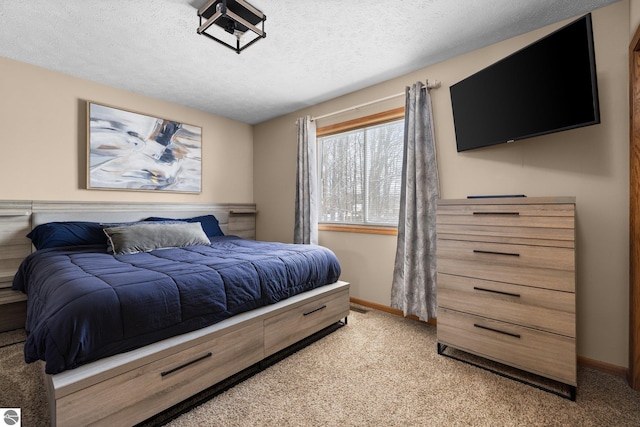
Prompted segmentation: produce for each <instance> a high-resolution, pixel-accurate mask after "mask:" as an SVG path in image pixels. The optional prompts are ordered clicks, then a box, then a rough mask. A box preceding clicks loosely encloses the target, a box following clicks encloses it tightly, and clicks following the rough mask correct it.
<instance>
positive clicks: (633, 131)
mask: <svg viewBox="0 0 640 427" xmlns="http://www.w3.org/2000/svg"><path fill="white" fill-rule="evenodd" d="M629 128H630V132H629V133H630V135H629V374H628V380H629V385H630V386H631V387H632V388H633V389H635V390H639V391H640V27H638V28H637V29H636V32H635V34H634V36H633V39H632V40H631V44H630V45H629Z"/></svg>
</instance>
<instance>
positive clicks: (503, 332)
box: [473, 323, 520, 339]
mask: <svg viewBox="0 0 640 427" xmlns="http://www.w3.org/2000/svg"><path fill="white" fill-rule="evenodd" d="M473 326H474V327H476V328H480V329H486V330H487V331H491V332H497V333H499V334H503V335H509V336H510V337H514V338H518V339H519V338H520V334H512V333H511V332H505V331H501V330H499V329H493V328H490V327H488V326H482V325H478V324H477V323H474V324H473Z"/></svg>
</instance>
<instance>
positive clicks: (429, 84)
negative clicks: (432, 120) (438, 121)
mask: <svg viewBox="0 0 640 427" xmlns="http://www.w3.org/2000/svg"><path fill="white" fill-rule="evenodd" d="M426 83H427V85H426V87H427V89H437V88H439V87H440V80H433V81H429V80H427V81H426ZM404 94H405V92H401V93H396V94H394V95H389V96H385V97H384V98H380V99H374V100H373V101H369V102H365V103H363V104H358V105H354V106H353V107H349V108H344V109H342V110H338V111H334V112H332V113H327V114H323V115H321V116H316V117H311V121H312V122H313V121H316V120H320V119H324V118H326V117H330V116H335V115H336V114H340V113H346V112H347V111H353V110H357V109H358V108H362V107H366V106H367V105H371V104H377V103H378V102H382V101H387V100H389V99H393V98H397V97H399V96H403V95H404Z"/></svg>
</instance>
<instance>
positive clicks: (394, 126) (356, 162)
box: [317, 108, 404, 227]
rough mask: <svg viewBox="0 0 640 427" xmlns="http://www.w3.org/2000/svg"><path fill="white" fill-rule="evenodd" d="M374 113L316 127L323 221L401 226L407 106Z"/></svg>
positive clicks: (321, 217) (323, 222)
mask: <svg viewBox="0 0 640 427" xmlns="http://www.w3.org/2000/svg"><path fill="white" fill-rule="evenodd" d="M376 116H377V119H376V118H375V117H376ZM376 116H369V117H365V118H363V119H358V120H355V121H351V122H345V123H343V124H339V125H334V126H332V127H330V128H320V129H318V135H319V136H318V138H317V143H318V163H319V165H318V171H319V180H318V181H319V182H318V185H319V195H320V196H319V197H320V208H319V209H320V212H319V213H318V220H319V222H320V223H321V224H349V225H364V226H387V227H396V226H397V225H398V213H399V209H400V191H401V175H402V155H403V138H404V108H401V109H397V110H393V111H391V112H387V113H382V114H380V115H376Z"/></svg>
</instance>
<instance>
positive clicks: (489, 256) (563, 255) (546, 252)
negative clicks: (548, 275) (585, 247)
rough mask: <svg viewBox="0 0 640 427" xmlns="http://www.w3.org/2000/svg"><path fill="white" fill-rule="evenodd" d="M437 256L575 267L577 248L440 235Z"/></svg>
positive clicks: (525, 265)
mask: <svg viewBox="0 0 640 427" xmlns="http://www.w3.org/2000/svg"><path fill="white" fill-rule="evenodd" d="M437 246H438V259H455V260H459V261H464V262H474V263H484V264H486V265H487V266H491V267H492V268H494V269H496V270H497V269H499V268H500V267H502V266H512V267H522V268H544V269H551V270H564V271H573V270H575V259H574V253H575V252H574V250H573V249H567V248H555V247H545V246H524V245H510V244H500V243H488V242H477V241H476V242H474V241H470V242H468V241H457V240H442V239H438V242H437Z"/></svg>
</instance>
